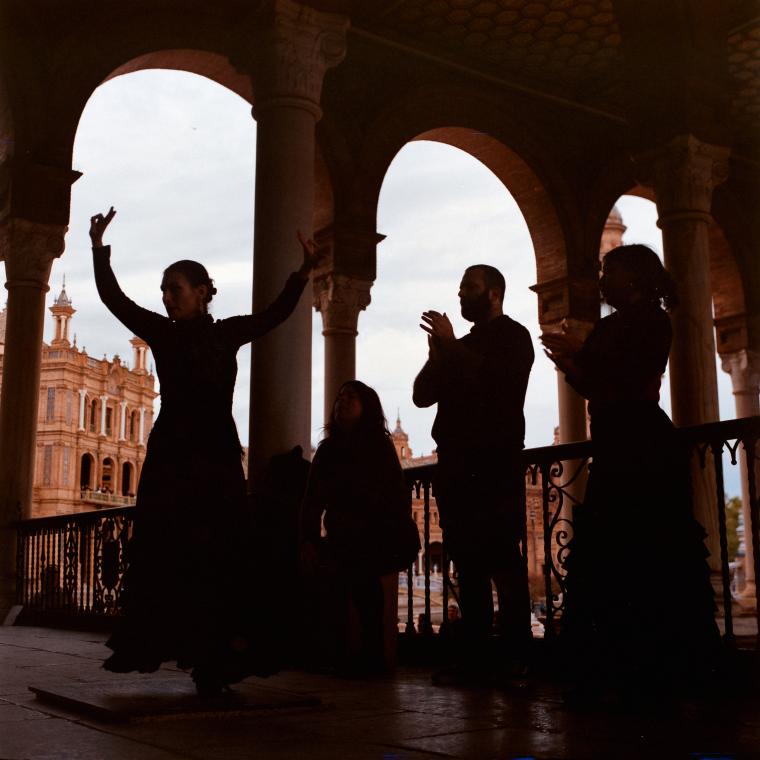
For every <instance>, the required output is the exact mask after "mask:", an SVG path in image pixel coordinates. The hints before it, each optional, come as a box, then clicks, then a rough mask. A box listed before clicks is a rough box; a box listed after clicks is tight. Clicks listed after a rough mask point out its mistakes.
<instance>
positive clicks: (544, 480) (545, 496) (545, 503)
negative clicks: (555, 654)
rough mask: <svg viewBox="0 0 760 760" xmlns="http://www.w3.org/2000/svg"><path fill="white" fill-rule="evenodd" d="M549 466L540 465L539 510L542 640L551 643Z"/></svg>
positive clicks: (551, 596)
mask: <svg viewBox="0 0 760 760" xmlns="http://www.w3.org/2000/svg"><path fill="white" fill-rule="evenodd" d="M550 470H551V464H549V465H547V464H546V463H545V462H542V463H541V464H540V471H541V508H542V510H543V517H544V584H545V594H546V622H545V623H544V638H545V639H546V640H547V641H551V640H552V638H553V637H554V604H553V601H552V600H553V593H552V529H551V520H550V519H549V472H550Z"/></svg>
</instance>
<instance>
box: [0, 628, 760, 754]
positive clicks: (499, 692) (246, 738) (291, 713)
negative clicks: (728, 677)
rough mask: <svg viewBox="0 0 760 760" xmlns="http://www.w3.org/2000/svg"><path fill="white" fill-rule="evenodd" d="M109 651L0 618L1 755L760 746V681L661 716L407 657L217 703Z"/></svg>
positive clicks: (81, 636) (244, 692)
mask: <svg viewBox="0 0 760 760" xmlns="http://www.w3.org/2000/svg"><path fill="white" fill-rule="evenodd" d="M105 654H106V650H105V647H104V646H103V636H102V635H100V634H94V633H81V632H76V633H74V632H67V631H59V630H52V629H43V628H26V627H0V759H1V760H42V759H43V758H45V759H47V758H50V759H54V760H60V759H61V758H63V759H66V760H69V759H71V760H80V759H82V760H84V759H85V758H87V759H90V758H92V759H97V760H101V759H104V760H105V759H106V758H107V759H108V760H123V759H126V758H130V759H131V758H136V759H137V758H139V760H170V759H171V758H174V759H176V758H193V759H195V760H216V759H217V758H220V759H221V758H225V760H235V758H264V759H268V758H273V759H277V760H280V759H283V760H284V759H286V758H287V759H288V760H291V759H297V760H300V759H301V758H304V759H306V758H315V759H318V758H325V759H327V758H330V759H331V760H335V759H340V760H353V759H354V758H356V759H357V760H359V759H361V760H375V759H376V760H423V759H425V758H472V760H489V759H490V758H494V759H496V758H498V760H507V759H508V758H615V759H616V760H617V758H621V759H625V758H692V759H694V758H713V759H715V758H760V694H758V692H757V691H755V692H754V695H752V694H750V695H747V694H745V695H744V696H742V697H739V696H736V694H732V693H730V690H727V689H723V690H722V691H724V692H725V691H729V693H720V691H721V690H720V689H716V690H715V693H714V694H712V695H707V696H705V697H703V698H702V699H700V700H691V701H688V702H685V703H683V704H681V705H680V706H678V707H677V708H676V709H674V710H673V711H672V712H669V713H668V714H667V715H657V716H655V715H649V716H642V715H636V714H631V713H627V714H626V713H620V712H613V711H605V712H593V711H592V712H582V713H577V712H569V711H567V710H566V709H565V708H564V707H563V705H562V702H561V700H560V688H559V686H557V685H556V684H552V683H549V682H547V681H545V680H540V679H531V680H528V681H522V682H514V683H513V684H511V685H509V686H508V687H503V688H501V689H465V688H452V687H445V688H444V687H434V686H431V684H430V678H429V672H427V671H425V670H422V669H400V670H399V672H398V673H397V674H396V675H395V676H394V677H392V678H391V677H389V678H386V679H382V680H377V681H372V682H361V681H351V680H341V679H337V678H332V677H328V676H324V675H316V674H310V673H302V672H286V673H283V674H281V675H277V676H275V677H272V678H269V679H266V680H260V679H249V680H248V681H246V682H245V683H244V684H241V685H239V686H238V687H236V695H235V697H234V698H233V699H232V700H231V701H229V702H228V703H225V704H224V705H219V704H208V703H200V701H199V700H197V698H195V697H194V696H193V693H192V688H191V684H190V681H189V678H188V677H187V676H185V675H184V674H182V673H180V672H178V671H177V670H175V669H172V668H168V667H167V668H163V669H162V670H160V671H159V672H158V673H155V674H152V675H146V676H117V675H113V674H110V673H106V672H105V671H103V670H102V669H101V668H100V662H101V660H102V659H103V657H104V656H105ZM750 666H751V662H750ZM29 687H34V688H36V689H38V690H42V691H43V692H46V693H49V694H52V695H58V697H61V695H63V697H64V699H65V700H68V701H65V702H64V703H61V702H60V701H59V702H58V703H51V702H49V701H43V700H41V699H39V698H38V697H36V696H35V694H34V693H33V692H32V691H30V688H29Z"/></svg>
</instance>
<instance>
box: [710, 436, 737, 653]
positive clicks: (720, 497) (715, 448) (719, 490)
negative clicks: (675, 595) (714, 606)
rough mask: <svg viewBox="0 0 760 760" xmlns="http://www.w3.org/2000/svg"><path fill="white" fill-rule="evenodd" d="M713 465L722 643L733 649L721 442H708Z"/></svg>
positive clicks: (732, 618) (732, 621) (718, 440)
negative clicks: (722, 626) (721, 588)
mask: <svg viewBox="0 0 760 760" xmlns="http://www.w3.org/2000/svg"><path fill="white" fill-rule="evenodd" d="M710 449H711V450H712V455H713V463H714V465H715V496H716V504H717V508H718V531H719V538H720V570H721V579H722V585H723V620H724V622H725V627H726V632H725V635H724V641H725V642H726V644H727V645H728V646H729V647H731V648H734V647H735V646H736V638H735V636H734V616H733V610H732V609H731V602H732V600H731V583H730V578H729V569H728V539H727V535H726V495H725V493H726V492H725V484H724V482H723V440H722V439H717V438H716V439H713V440H712V441H710Z"/></svg>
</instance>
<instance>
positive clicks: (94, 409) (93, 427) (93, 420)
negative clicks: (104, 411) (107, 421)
mask: <svg viewBox="0 0 760 760" xmlns="http://www.w3.org/2000/svg"><path fill="white" fill-rule="evenodd" d="M97 424H98V402H97V399H93V400H92V401H91V402H90V432H91V433H95V432H96V431H97Z"/></svg>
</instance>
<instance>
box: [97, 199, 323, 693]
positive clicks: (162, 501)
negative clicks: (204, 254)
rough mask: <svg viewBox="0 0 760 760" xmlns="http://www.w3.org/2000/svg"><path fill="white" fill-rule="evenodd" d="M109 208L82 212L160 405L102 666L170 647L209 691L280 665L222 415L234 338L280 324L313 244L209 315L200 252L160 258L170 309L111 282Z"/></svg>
mask: <svg viewBox="0 0 760 760" xmlns="http://www.w3.org/2000/svg"><path fill="white" fill-rule="evenodd" d="M115 213H116V212H115V211H114V209H113V208H111V209H110V211H109V212H108V213H107V214H106V215H103V214H96V215H95V216H93V217H92V218H91V220H90V238H91V239H92V246H93V264H94V268H95V283H96V285H97V289H98V294H99V296H100V298H101V300H102V301H103V303H104V304H105V305H106V306H107V307H108V309H109V310H110V311H111V313H112V314H113V315H114V316H115V317H116V318H117V319H118V320H119V321H120V322H121V323H122V324H123V325H124V326H125V327H127V328H128V329H129V330H131V331H132V332H133V333H134V334H135V335H137V336H138V337H140V338H142V339H143V340H145V341H146V342H147V343H148V345H149V346H150V348H151V350H152V352H153V356H154V358H155V361H156V370H157V373H158V378H159V381H160V383H161V411H160V414H159V415H158V418H157V419H156V423H155V425H154V427H153V430H152V431H151V433H150V437H149V439H148V444H147V453H146V457H145V462H144V464H143V468H142V474H141V477H140V483H139V486H138V491H137V506H136V508H135V519H134V534H133V537H132V539H131V540H130V542H129V547H128V557H127V558H128V562H129V565H128V568H127V570H126V572H125V575H124V579H123V589H122V593H121V598H120V603H121V607H122V610H123V613H124V617H123V619H122V620H121V621H120V624H119V626H118V628H117V630H116V632H115V633H114V634H113V635H112V636H111V638H110V639H109V640H108V642H107V645H108V646H109V647H110V648H111V649H112V650H113V654H112V655H111V656H110V657H109V658H108V659H107V660H106V661H105V663H104V664H103V667H104V668H105V669H106V670H110V671H113V672H117V673H126V672H130V671H139V672H142V673H146V672H153V671H155V670H156V669H158V667H159V666H160V665H161V663H162V662H166V661H171V660H176V661H177V665H178V666H179V667H180V668H183V669H190V668H192V677H193V680H194V681H195V684H196V688H197V690H198V693H199V694H200V695H202V696H211V695H214V694H216V693H219V692H220V691H222V690H223V689H224V688H226V687H227V686H228V685H229V684H230V683H234V682H236V681H240V680H242V679H243V678H245V677H246V676H248V675H253V674H256V675H269V674H271V673H273V672H275V671H276V670H277V669H278V667H279V662H280V656H279V654H278V652H277V647H276V637H275V632H274V631H271V630H270V629H269V627H268V626H267V625H265V623H264V621H263V620H257V619H255V618H254V616H253V603H252V592H253V588H254V585H253V584H254V575H253V571H254V567H253V558H252V557H251V556H250V555H251V552H250V520H249V515H248V509H247V506H246V504H247V502H246V492H245V479H244V475H243V467H242V449H241V446H240V440H239V438H238V434H237V429H236V427H235V422H234V420H233V417H232V394H233V390H234V386H235V378H236V375H237V362H236V359H235V357H236V354H237V351H238V349H239V348H240V347H241V346H242V345H244V344H246V343H249V342H251V341H252V340H255V339H256V338H260V337H261V336H262V335H265V334H266V333H267V332H269V331H270V330H272V329H273V328H275V327H277V325H279V324H280V323H281V322H283V321H284V320H285V319H287V317H288V316H289V315H290V314H291V312H292V311H293V309H294V308H295V306H296V304H297V303H298V300H299V298H300V297H301V293H302V292H303V289H304V286H305V285H306V283H307V281H308V279H309V273H310V272H311V270H312V268H313V267H314V265H315V263H316V260H317V256H316V253H315V247H314V244H313V242H311V241H305V240H304V239H303V238H302V237H301V235H300V233H299V240H300V241H301V245H302V247H303V253H304V258H303V264H302V265H301V268H300V269H299V270H298V271H297V272H295V273H293V274H292V275H291V276H290V278H289V279H288V280H287V282H286V284H285V288H284V289H283V291H282V292H281V293H280V295H279V296H278V297H277V298H276V299H275V301H274V302H273V303H272V304H271V305H270V306H269V308H267V309H265V310H264V311H262V312H260V313H258V314H251V315H247V316H240V317H232V318H229V319H221V320H217V321H214V319H213V318H212V317H211V315H210V314H209V313H208V304H209V302H210V301H211V299H212V297H213V296H214V295H215V294H216V288H215V287H214V284H213V281H212V280H211V279H210V278H209V276H208V272H207V271H206V269H205V267H204V266H203V265H202V264H199V263H198V262H196V261H189V260H182V261H177V262H175V263H174V264H171V265H170V266H169V267H168V268H167V269H166V270H165V271H164V275H163V279H162V281H161V292H162V294H163V303H164V306H165V308H166V312H167V315H168V316H167V317H164V316H161V315H160V314H157V313H155V312H152V311H149V310H147V309H144V308H142V307H140V306H138V305H137V304H135V303H134V302H133V301H131V300H130V299H129V298H127V296H126V295H124V293H123V292H122V290H121V288H120V287H119V284H118V282H117V281H116V277H115V276H114V273H113V271H112V269H111V264H110V258H111V249H110V246H104V245H103V233H104V232H105V230H106V228H107V227H108V225H109V223H110V222H111V220H112V219H113V217H114V214H115Z"/></svg>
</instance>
